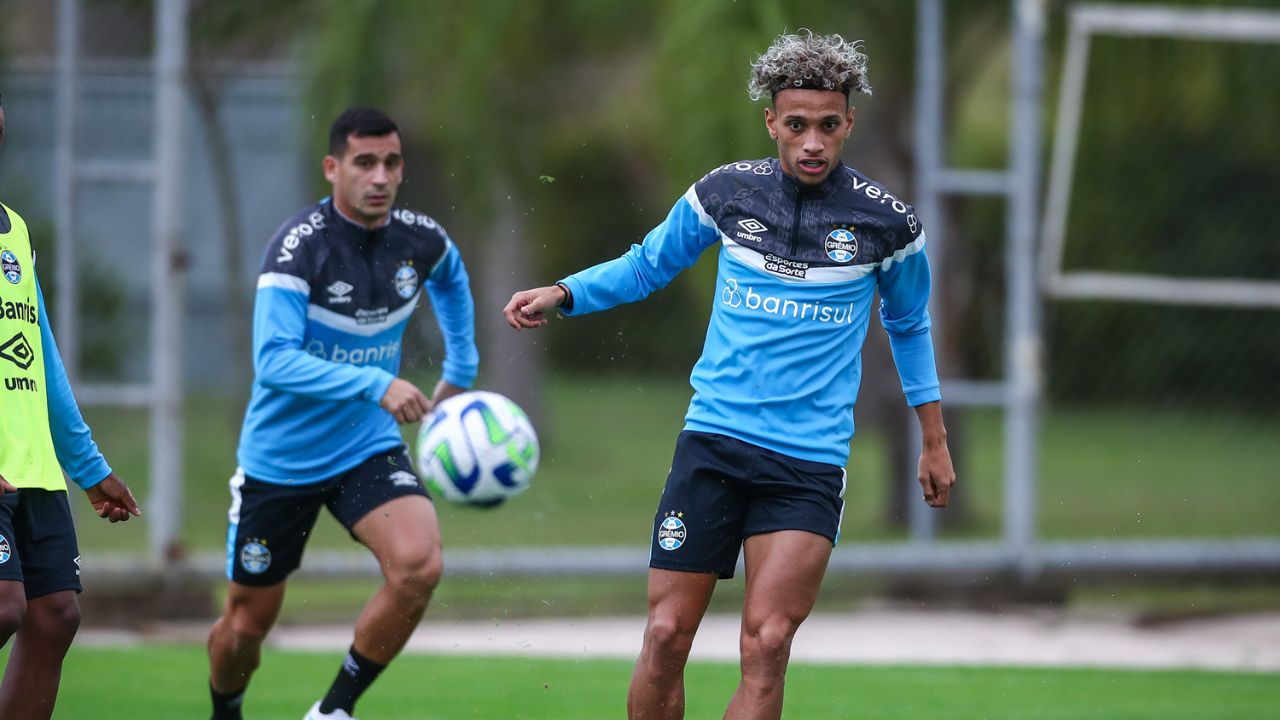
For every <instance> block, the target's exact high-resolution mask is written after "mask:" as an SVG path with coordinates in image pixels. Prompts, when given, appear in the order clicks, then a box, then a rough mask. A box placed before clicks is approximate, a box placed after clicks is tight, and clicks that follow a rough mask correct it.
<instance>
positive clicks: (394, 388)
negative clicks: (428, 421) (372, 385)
mask: <svg viewBox="0 0 1280 720" xmlns="http://www.w3.org/2000/svg"><path fill="white" fill-rule="evenodd" d="M378 404H379V405H381V406H382V409H383V410H386V411H387V412H389V413H391V414H392V415H394V416H395V418H396V422H398V423H400V424H402V425H404V424H406V423H416V422H418V421H419V420H421V419H422V418H423V417H425V416H426V414H427V413H429V412H431V401H430V400H428V399H427V396H426V395H423V394H422V391H421V390H419V389H418V388H417V386H415V385H414V384H413V383H411V382H409V381H408V380H402V379H400V378H396V379H395V380H392V381H391V387H388V388H387V392H386V393H385V394H384V395H383V396H382V400H381V401H379V402H378Z"/></svg>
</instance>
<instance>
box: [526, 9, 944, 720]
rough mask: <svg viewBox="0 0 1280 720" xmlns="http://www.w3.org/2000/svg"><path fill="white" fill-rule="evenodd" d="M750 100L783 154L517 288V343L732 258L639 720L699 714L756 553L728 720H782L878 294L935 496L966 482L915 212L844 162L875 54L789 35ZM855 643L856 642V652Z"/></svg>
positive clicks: (697, 403)
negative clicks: (527, 333) (705, 262)
mask: <svg viewBox="0 0 1280 720" xmlns="http://www.w3.org/2000/svg"><path fill="white" fill-rule="evenodd" d="M749 89H750V93H751V96H752V99H759V98H761V97H764V96H768V97H770V98H772V101H773V103H772V107H768V108H766V109H765V111H764V121H765V128H766V129H767V130H768V132H769V136H770V137H771V138H773V139H774V140H775V141H776V142H777V147H778V157H777V158H766V159H763V160H750V161H743V162H737V163H730V164H728V165H724V166H722V167H720V168H717V169H715V170H712V171H711V172H710V173H708V174H707V175H706V176H705V177H703V178H702V179H701V180H699V181H698V182H696V183H694V185H693V186H692V187H691V188H689V190H688V192H686V193H685V195H684V197H683V198H681V199H680V200H679V201H678V202H676V204H675V207H674V208H673V209H672V210H671V213H670V214H669V215H668V216H667V219H666V221H665V222H663V223H662V224H661V225H659V226H658V227H657V228H655V229H654V230H653V231H652V232H650V233H649V235H648V236H647V237H645V239H644V242H643V244H641V245H634V246H632V248H631V250H630V251H629V252H627V253H626V254H625V255H623V256H622V257H620V258H618V259H616V260H612V261H610V262H606V263H603V264H601V265H597V266H595V267H592V268H589V269H587V270H584V271H582V272H579V273H575V274H573V275H570V276H568V277H566V278H564V279H563V280H561V281H560V282H558V283H556V284H555V285H551V286H547V287H543V288H537V289H533V290H525V291H522V292H518V293H516V294H515V295H514V296H513V297H512V298H511V302H510V303H508V304H507V306H506V308H505V309H504V314H505V315H506V318H507V322H508V323H509V324H510V325H511V326H512V327H514V328H516V329H521V328H536V327H541V326H542V325H544V324H546V322H547V319H546V315H545V314H546V313H547V311H549V310H553V309H555V308H559V309H560V311H561V312H562V313H563V314H565V315H570V316H576V315H584V314H586V313H590V312H597V311H600V310H606V309H608V308H611V307H613V306H615V305H620V304H622V303H627V302H634V301H637V300H640V299H642V298H644V297H647V296H648V295H649V294H650V293H652V292H654V291H655V290H658V289H659V288H662V287H664V286H666V284H667V283H668V282H670V281H671V279H672V278H673V277H675V275H676V274H677V273H679V272H680V271H681V270H683V269H685V268H687V267H689V266H690V265H692V264H693V263H694V262H695V261H696V260H697V259H698V257H699V255H701V253H702V252H703V251H704V250H706V249H707V248H709V247H711V246H713V245H715V246H718V247H719V271H718V275H717V278H716V294H715V296H714V298H715V300H714V303H715V304H714V307H713V309H712V312H711V321H710V325H709V327H708V328H707V339H706V345H705V347H704V348H703V351H702V357H701V358H700V359H699V360H698V362H697V364H696V365H695V366H694V369H693V374H692V377H691V378H690V381H691V383H692V385H693V388H694V395H693V400H692V401H691V402H690V405H689V412H688V414H687V415H686V416H685V427H684V431H683V432H682V433H681V434H680V437H679V438H678V439H677V441H676V449H675V458H674V459H673V460H672V463H671V473H670V475H668V476H667V483H666V487H665V489H664V490H663V493H662V499H661V501H660V502H659V505H658V511H657V513H656V516H655V518H654V526H653V538H652V546H651V551H650V553H651V554H650V562H649V567H650V570H649V620H648V625H647V627H646V629H645V635H644V646H643V649H642V650H641V652H640V658H639V660H638V661H637V663H636V669H635V675H634V676H633V678H632V682H631V690H630V692H629V694H628V696H627V710H628V715H629V717H631V718H633V720H639V719H641V718H644V719H646V720H651V719H654V718H680V717H683V716H684V666H685V662H686V660H687V659H688V656H689V649H690V647H691V646H692V644H693V637H694V633H695V632H697V629H698V625H699V623H700V622H701V621H702V616H703V614H704V613H705V612H706V609H707V604H708V602H709V601H710V600H711V593H712V591H713V590H714V589H715V584H716V579H717V578H728V577H732V576H733V573H734V570H735V566H736V564H737V560H738V554H739V551H740V549H741V550H745V565H746V577H747V582H746V585H747V587H746V598H745V601H744V604H743V609H742V633H741V638H740V648H741V654H742V662H741V670H742V678H741V683H740V684H739V685H738V689H737V692H736V693H735V694H734V696H733V699H732V700H731V701H730V703H729V707H728V710H727V711H726V713H725V717H726V718H734V719H736V720H741V719H744V718H760V719H766V718H774V719H776V718H778V717H780V716H781V714H782V690H783V683H784V681H785V677H786V668H787V661H788V658H789V657H790V652H791V641H792V638H793V637H794V635H795V632H796V630H797V628H798V627H799V626H800V623H801V622H803V621H804V619H805V618H806V617H808V615H809V612H810V611H811V610H812V609H813V604H814V602H815V600H816V597H817V593H818V588H819V586H820V585H821V583H822V577H823V575H824V574H825V572H826V568H827V561H828V559H829V558H830V556H831V549H832V547H833V546H834V544H835V542H836V541H837V539H838V538H839V534H840V521H841V518H842V516H843V511H844V491H845V475H844V467H845V465H846V464H847V462H848V459H849V441H850V439H851V438H852V436H853V404H854V400H855V399H856V397H857V395H858V385H859V383H860V381H861V375H862V364H861V356H860V353H861V349H862V343H863V340H864V339H865V337H866V333H867V326H868V320H869V317H870V312H871V305H872V298H873V297H874V296H875V294H876V292H877V291H878V292H879V294H880V297H881V303H880V319H881V322H882V324H883V325H884V327H885V329H886V330H887V331H888V333H889V341H890V345H891V347H892V349H893V356H894V360H895V362H896V363H897V366H898V374H899V376H900V379H901V382H902V389H903V391H904V393H905V394H906V399H907V402H908V403H909V404H910V405H912V406H914V407H915V408H916V413H917V415H918V416H919V419H920V427H921V430H922V432H923V435H924V452H923V453H922V454H921V456H920V472H919V480H920V484H921V486H922V487H923V489H924V501H925V502H927V503H928V504H929V505H930V506H932V507H944V506H946V504H947V498H948V494H949V493H950V490H951V486H952V484H953V483H954V481H955V473H954V471H953V470H952V465H951V456H950V453H949V451H948V450H947V442H946V430H945V429H944V428H943V424H942V411H941V407H940V399H941V394H940V392H939V385H938V377H937V373H936V370H935V368H934V360H933V345H932V342H931V341H930V339H929V314H928V312H927V307H928V300H929V286H930V281H929V264H928V261H927V260H926V258H925V253H924V247H925V238H924V233H923V231H922V230H921V226H920V221H919V219H917V217H916V215H915V211H914V210H913V209H912V208H911V207H910V206H908V205H907V204H905V203H904V202H902V201H901V200H899V199H898V198H896V197H894V196H893V195H892V194H891V193H890V192H889V191H888V190H886V189H885V188H884V187H883V186H882V185H880V184H878V183H876V182H875V181H874V180H871V179H870V178H868V177H866V176H865V175H863V174H861V173H860V172H858V171H856V170H854V169H853V168H851V167H848V166H847V165H844V164H843V163H842V162H841V160H840V153H841V150H842V148H843V147H844V142H845V140H847V139H848V137H849V134H850V132H851V131H852V129H853V116H854V110H853V107H852V106H851V105H850V97H849V96H850V93H851V92H854V91H860V92H865V93H870V85H869V84H868V83H867V78H866V56H865V55H864V54H863V53H862V52H861V51H860V49H859V47H858V44H857V43H849V42H846V41H844V40H843V39H842V38H841V37H840V36H839V35H829V36H816V35H812V34H805V35H782V36H780V37H778V38H777V39H776V40H775V41H774V43H773V45H772V46H771V47H770V48H769V49H768V50H767V51H766V52H765V53H764V55H762V56H761V57H760V58H758V59H757V60H756V62H755V63H754V65H753V66H752V75H751V82H750V86H749ZM852 641H853V639H851V642H852Z"/></svg>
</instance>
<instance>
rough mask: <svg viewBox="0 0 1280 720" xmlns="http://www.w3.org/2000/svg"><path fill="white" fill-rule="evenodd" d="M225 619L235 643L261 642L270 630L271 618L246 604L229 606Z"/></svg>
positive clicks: (251, 643) (254, 643)
mask: <svg viewBox="0 0 1280 720" xmlns="http://www.w3.org/2000/svg"><path fill="white" fill-rule="evenodd" d="M225 621H226V627H227V629H228V630H230V631H231V636H232V639H233V640H234V642H235V644H236V645H246V644H248V645H256V644H261V643H262V641H263V640H265V639H266V638H267V633H269V632H271V625H272V618H270V617H264V616H263V613H259V612H254V611H253V610H252V609H251V608H249V607H247V606H240V607H232V608H229V611H228V613H227V617H226V618H225Z"/></svg>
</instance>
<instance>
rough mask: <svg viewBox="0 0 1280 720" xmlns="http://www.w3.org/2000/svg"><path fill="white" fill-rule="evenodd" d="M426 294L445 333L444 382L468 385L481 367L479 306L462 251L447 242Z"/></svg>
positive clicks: (467, 386)
mask: <svg viewBox="0 0 1280 720" xmlns="http://www.w3.org/2000/svg"><path fill="white" fill-rule="evenodd" d="M427 294H428V295H430V296H431V307H432V309H433V310H434V311H435V316H436V324H438V325H439V326H440V333H441V334H442V335H443V336H444V381H445V382H447V383H449V384H450V385H456V386H458V387H460V388H469V387H471V383H473V382H475V379H476V373H477V372H478V371H479V369H480V352H479V351H478V350H476V306H475V302H474V301H473V300H472V299H471V279H470V278H469V277H468V276H467V268H466V266H465V265H463V264H462V254H461V253H459V252H458V248H457V247H456V246H455V245H454V244H453V243H452V242H448V243H447V244H446V246H445V253H444V257H442V258H440V261H439V262H438V263H436V266H435V267H434V268H432V269H431V274H430V275H428V276H427Z"/></svg>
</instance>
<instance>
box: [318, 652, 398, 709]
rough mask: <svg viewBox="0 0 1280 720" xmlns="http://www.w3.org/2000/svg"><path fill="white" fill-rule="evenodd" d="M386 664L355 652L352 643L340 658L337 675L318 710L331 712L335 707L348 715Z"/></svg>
mask: <svg viewBox="0 0 1280 720" xmlns="http://www.w3.org/2000/svg"><path fill="white" fill-rule="evenodd" d="M385 667H386V665H379V664H378V663H376V662H374V661H372V660H370V659H369V658H367V657H365V656H363V655H361V654H360V653H358V652H356V648H355V646H354V645H352V646H351V649H350V650H348V651H347V657H346V658H344V659H343V660H342V669H340V670H338V677H336V678H334V679H333V684H332V685H330V686H329V694H328V695H325V696H324V700H321V701H320V712H324V713H327V712H333V711H334V710H335V709H341V710H345V711H346V712H347V714H348V715H350V714H351V713H352V712H353V711H354V710H355V707H356V700H359V699H360V696H361V695H363V694H364V691H365V690H368V689H369V686H370V685H372V684H373V681H374V680H377V679H378V674H379V673H381V672H382V669H383V668H385Z"/></svg>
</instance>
